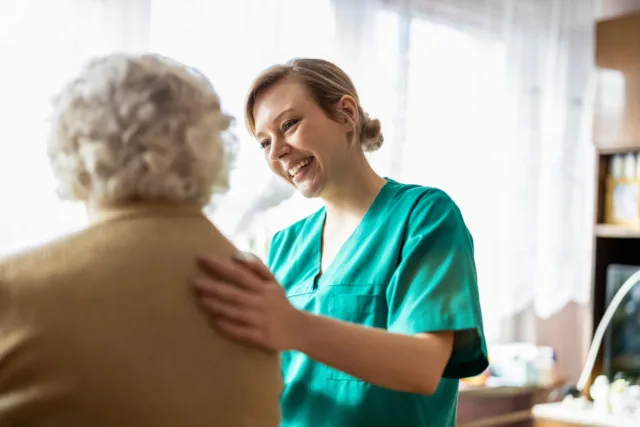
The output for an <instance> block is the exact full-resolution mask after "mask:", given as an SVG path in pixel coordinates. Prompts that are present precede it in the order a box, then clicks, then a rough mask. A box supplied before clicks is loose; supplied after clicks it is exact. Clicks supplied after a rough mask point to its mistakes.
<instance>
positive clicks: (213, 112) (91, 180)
mask: <svg viewBox="0 0 640 427" xmlns="http://www.w3.org/2000/svg"><path fill="white" fill-rule="evenodd" d="M231 121H232V119H231V117H230V116H227V115H225V114H224V113H223V112H222V111H221V108H220V100H219V98H218V95H217V94H216V92H215V91H214V89H213V87H212V86H211V84H210V82H209V81H208V80H207V79H206V78H205V77H204V76H203V75H202V74H200V73H199V72H198V71H196V70H194V69H192V68H188V67H186V66H184V65H183V64H180V63H178V62H176V61H173V60H171V59H169V58H166V57H162V56H159V55H151V54H145V55H120V54H117V55H109V56H105V57H101V58H97V59H95V60H93V61H91V62H89V63H88V64H87V65H86V66H85V67H84V69H83V70H82V71H81V72H80V74H79V75H78V76H77V77H76V78H75V79H73V80H72V81H71V82H70V83H69V84H67V85H66V86H65V87H64V88H63V89H62V91H61V92H60V93H59V94H58V96H57V97H56V98H55V100H54V103H53V117H52V127H51V134H50V138H49V143H48V154H49V158H50V160H51V165H52V168H53V171H54V174H55V175H56V177H57V179H58V181H59V184H60V188H59V193H60V195H61V197H63V198H67V199H75V200H82V201H89V200H90V201H93V202H98V203H101V204H107V205H109V204H120V203H127V202H133V201H164V202H170V203H198V204H200V205H205V204H207V203H208V202H209V200H210V198H211V196H212V195H213V194H214V193H220V192H224V191H226V190H227V189H228V184H229V168H230V165H231V158H232V154H233V153H232V150H231V146H230V144H232V143H233V141H234V139H233V137H232V135H231V134H228V136H227V135H225V131H226V130H227V129H228V128H229V126H230V123H231Z"/></svg>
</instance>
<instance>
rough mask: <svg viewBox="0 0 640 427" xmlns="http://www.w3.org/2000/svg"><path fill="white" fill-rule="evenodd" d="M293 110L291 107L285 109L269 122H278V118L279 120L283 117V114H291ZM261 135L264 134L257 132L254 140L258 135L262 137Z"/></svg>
mask: <svg viewBox="0 0 640 427" xmlns="http://www.w3.org/2000/svg"><path fill="white" fill-rule="evenodd" d="M293 110H294V108H293V107H289V108H286V109H284V110H282V111H281V112H279V113H278V115H277V116H275V117H274V118H273V120H271V123H276V122H277V121H279V120H280V118H281V117H282V116H284V115H285V114H287V113H290V112H292V111H293ZM263 133H264V132H258V133H256V138H258V137H260V135H262V134H263Z"/></svg>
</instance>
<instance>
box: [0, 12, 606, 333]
mask: <svg viewBox="0 0 640 427" xmlns="http://www.w3.org/2000/svg"><path fill="white" fill-rule="evenodd" d="M595 2H596V0H579V1H572V0H455V1H453V0H306V1H299V0H235V1H229V2H223V1H207V0H183V1H182V2H176V1H174V0H130V1H127V0H58V1H56V2H49V1H47V0H12V1H8V2H3V5H2V6H1V8H2V9H0V11H1V12H0V58H3V65H2V67H0V124H1V126H0V129H2V131H3V136H4V138H2V140H3V141H2V144H1V145H0V191H1V192H0V194H2V196H3V203H2V207H1V208H0V254H3V253H7V252H10V251H13V250H16V249H19V248H22V247H25V246H29V245H32V244H36V243H40V242H42V241H45V240H47V239H50V238H52V237H55V236H57V235H60V234H63V233H65V232H68V231H70V230H73V229H76V228H78V227H81V226H82V225H83V224H84V221H85V219H84V213H83V211H82V209H81V208H80V207H79V206H76V205H69V204H67V203H61V202H59V201H57V199H56V197H55V194H54V184H53V180H52V178H51V176H50V174H49V171H48V168H47V165H46V158H45V156H44V140H43V138H44V129H45V127H44V126H45V119H46V115H47V102H48V99H49V97H50V95H51V94H53V92H54V91H55V90H56V89H57V88H58V87H59V86H60V84H61V83H62V81H63V80H64V78H65V77H66V76H67V75H68V74H69V73H70V72H71V71H73V70H75V68H76V67H77V65H78V64H79V63H81V62H82V61H84V60H85V59H86V58H87V57H89V56H92V55H95V54H101V53H105V52H109V51H115V50H120V51H122V50H125V51H143V50H152V51H156V52H160V53H163V54H166V55H169V56H172V57H175V58H176V59H178V60H181V61H184V62H187V63H189V64H191V65H194V66H197V67H198V68H200V69H201V70H202V71H203V72H204V73H206V74H207V75H208V76H209V77H210V78H211V80H212V81H213V83H214V85H215V87H216V88H217V90H218V92H219V93H220V95H221V97H222V99H223V107H224V108H225V109H226V110H228V111H229V112H231V113H232V114H233V115H235V116H236V117H237V118H238V123H237V126H236V128H237V129H236V130H237V134H238V136H239V138H240V140H241V152H240V157H239V159H238V163H237V168H236V170H235V171H234V175H233V179H232V191H231V192H230V193H229V194H228V195H226V196H225V197H223V198H221V199H219V200H217V203H216V204H215V206H217V208H216V209H215V210H214V211H213V213H212V216H213V218H214V219H215V220H216V222H218V223H219V224H220V225H221V227H222V228H223V229H224V230H225V231H226V232H227V233H228V234H229V235H231V236H232V237H234V239H236V241H237V242H238V244H239V245H240V246H242V247H244V248H251V249H252V250H254V251H256V252H258V253H264V250H265V249H266V243H267V241H268V237H269V236H270V235H271V233H272V232H273V231H275V230H276V229H278V228H280V227H283V226H285V225H286V224H288V223H291V222H292V221H294V220H296V219H299V218H301V217H302V216H304V215H306V214H307V213H309V212H311V211H312V210H313V209H315V208H317V206H318V201H314V200H304V199H302V198H300V197H299V196H297V195H295V194H293V193H292V192H291V191H288V190H287V188H286V187H283V186H282V185H281V184H280V183H278V181H273V180H272V179H271V175H270V173H269V171H268V169H267V167H266V165H265V162H264V160H263V158H262V154H261V152H260V150H259V149H258V147H257V144H256V143H255V142H254V141H252V139H251V138H250V137H249V136H248V135H247V133H246V132H245V131H244V126H243V111H242V102H243V98H244V95H245V91H246V89H247V86H248V85H249V83H250V81H251V79H252V78H253V77H254V76H255V75H256V73H257V72H258V71H260V70H261V69H262V68H264V67H266V66H268V65H270V64H273V63H276V62H282V61H285V60H287V59H289V58H291V57H293V56H316V57H323V58H326V59H329V60H333V61H335V62H337V63H338V64H339V65H340V66H342V67H343V68H344V69H345V70H346V71H347V72H348V73H349V74H350V75H351V76H352V78H353V80H354V81H355V83H356V86H357V87H358V89H359V91H360V94H361V98H362V102H363V105H364V108H365V109H366V110H367V111H368V112H369V113H370V114H371V115H372V116H375V117H378V118H380V119H381V120H382V122H383V130H384V134H385V145H384V146H383V148H382V149H381V150H380V151H379V152H377V153H374V154H373V155H372V156H371V161H372V163H373V164H374V165H375V167H376V168H377V170H378V171H379V172H380V173H382V174H384V175H387V176H390V177H393V178H394V179H397V180H400V181H405V182H414V183H419V184H424V185H431V186H437V187H441V188H443V189H444V190H446V191H447V192H449V193H450V194H451V196H452V197H453V198H454V199H455V200H456V201H457V203H458V204H459V205H460V207H461V208H462V210H463V213H464V215H465V218H466V220H467V222H468V224H469V227H470V228H471V231H472V233H473V234H474V236H475V242H476V251H477V262H478V270H479V276H480V287H481V294H482V299H483V307H484V315H485V323H486V326H487V333H488V335H489V337H490V339H491V340H502V339H505V338H514V337H512V336H510V335H509V333H508V331H504V330H501V329H500V328H499V325H500V323H501V322H500V320H501V319H503V318H505V317H507V316H510V315H512V314H514V313H516V312H518V311H520V310H522V309H523V308H524V307H527V306H530V305H532V304H533V305H535V307H536V311H537V313H538V314H539V315H541V316H548V315H550V314H552V313H554V312H556V311H557V310H559V309H560V308H562V307H563V306H564V305H566V304H567V303H568V302H570V301H578V302H585V301H586V300H587V299H588V293H589V292H588V291H589V271H590V255H589V254H590V247H589V245H590V241H589V227H590V224H591V222H590V221H591V218H590V216H589V213H590V212H591V210H592V203H591V198H590V196H591V194H592V191H591V190H592V188H591V185H592V176H593V175H592V170H591V169H592V165H593V161H592V160H593V159H592V158H591V157H592V153H591V147H590V142H589V133H590V132H589V119H588V118H589V117H590V112H589V107H590V104H591V99H590V97H591V91H590V88H591V83H590V82H591V67H592V66H591V63H592V59H591V52H592V46H591V43H592V28H593V16H594V8H595ZM7 4H8V5H9V6H7Z"/></svg>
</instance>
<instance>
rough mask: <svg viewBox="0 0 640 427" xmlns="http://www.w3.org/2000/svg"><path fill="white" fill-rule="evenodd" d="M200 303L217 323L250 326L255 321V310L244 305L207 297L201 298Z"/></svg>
mask: <svg viewBox="0 0 640 427" xmlns="http://www.w3.org/2000/svg"><path fill="white" fill-rule="evenodd" d="M202 305H203V306H204V307H205V309H207V310H208V311H209V312H210V313H211V314H212V315H213V316H214V317H215V321H216V324H218V325H219V324H220V323H232V324H235V325H238V326H243V327H250V326H254V325H255V323H256V316H255V312H254V311H252V310H247V308H246V307H242V306H239V305H234V304H229V303H228V302H225V301H221V300H219V299H217V298H209V297H204V298H202Z"/></svg>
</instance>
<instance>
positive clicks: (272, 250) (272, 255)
mask: <svg viewBox="0 0 640 427" xmlns="http://www.w3.org/2000/svg"><path fill="white" fill-rule="evenodd" d="M281 235H282V232H281V231H278V232H277V233H275V234H274V235H273V237H272V238H271V243H269V248H268V251H267V254H268V255H267V267H269V269H270V270H273V268H274V264H275V259H276V255H277V253H278V249H279V247H280V244H279V243H280V237H281Z"/></svg>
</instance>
